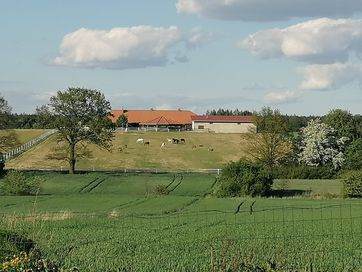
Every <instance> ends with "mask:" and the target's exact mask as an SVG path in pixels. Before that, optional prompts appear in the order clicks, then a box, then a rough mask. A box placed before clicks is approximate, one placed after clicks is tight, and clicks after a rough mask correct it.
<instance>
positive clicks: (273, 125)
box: [247, 107, 292, 167]
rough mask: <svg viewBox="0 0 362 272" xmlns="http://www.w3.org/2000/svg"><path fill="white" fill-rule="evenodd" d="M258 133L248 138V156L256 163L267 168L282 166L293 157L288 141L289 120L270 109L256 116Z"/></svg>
mask: <svg viewBox="0 0 362 272" xmlns="http://www.w3.org/2000/svg"><path fill="white" fill-rule="evenodd" d="M254 124H255V126H256V128H257V133H251V134H250V135H248V136H247V140H248V154H249V156H251V157H252V158H253V159H254V160H255V161H257V162H259V163H261V164H263V165H265V166H267V167H274V166H276V165H280V164H281V163H282V161H283V160H285V159H286V158H288V156H290V155H291V151H292V149H291V145H290V141H289V139H288V120H287V119H286V118H285V117H284V116H283V115H282V114H281V113H280V112H279V110H273V109H271V108H269V107H266V108H263V109H262V110H261V111H260V112H258V113H256V114H255V121H254Z"/></svg>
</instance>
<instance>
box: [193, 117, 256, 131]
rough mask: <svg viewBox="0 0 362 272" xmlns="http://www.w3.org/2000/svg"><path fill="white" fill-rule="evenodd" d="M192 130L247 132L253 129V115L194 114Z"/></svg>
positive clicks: (254, 128) (254, 127)
mask: <svg viewBox="0 0 362 272" xmlns="http://www.w3.org/2000/svg"><path fill="white" fill-rule="evenodd" d="M191 120H192V130H194V131H206V132H216V133H247V132H250V131H255V130H256V126H255V125H254V117H253V116H221V115H194V116H192V117H191Z"/></svg>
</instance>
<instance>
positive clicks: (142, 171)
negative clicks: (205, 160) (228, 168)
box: [19, 166, 222, 175]
mask: <svg viewBox="0 0 362 272" xmlns="http://www.w3.org/2000/svg"><path fill="white" fill-rule="evenodd" d="M19 170H22V171H34V172H37V171H45V172H59V171H60V172H67V171H68V167H63V166H59V167H57V168H55V167H48V168H21V169H19ZM76 171H77V172H81V173H84V172H101V173H129V174H167V173H171V174H176V173H180V174H187V173H190V174H191V173H195V174H198V173H200V174H202V173H204V174H214V175H220V174H221V171H222V169H220V168H215V169H160V168H114V169H105V168H96V167H92V168H84V167H83V168H77V169H76Z"/></svg>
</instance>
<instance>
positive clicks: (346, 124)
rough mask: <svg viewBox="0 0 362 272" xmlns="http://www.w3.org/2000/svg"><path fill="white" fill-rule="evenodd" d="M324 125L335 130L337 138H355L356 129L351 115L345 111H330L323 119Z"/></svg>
mask: <svg viewBox="0 0 362 272" xmlns="http://www.w3.org/2000/svg"><path fill="white" fill-rule="evenodd" d="M323 121H324V123H326V124H327V125H329V126H330V127H332V128H333V129H334V130H335V134H336V136H337V137H339V138H341V137H348V138H349V139H350V140H352V139H354V138H356V137H357V128H356V124H355V120H354V118H353V115H352V114H351V113H350V112H349V111H346V110H341V109H334V110H331V111H330V112H329V113H328V114H327V115H326V116H325V118H324V120H323Z"/></svg>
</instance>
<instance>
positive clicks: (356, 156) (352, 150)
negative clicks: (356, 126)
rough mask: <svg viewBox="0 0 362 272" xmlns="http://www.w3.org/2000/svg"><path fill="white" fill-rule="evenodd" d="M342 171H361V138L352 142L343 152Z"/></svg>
mask: <svg viewBox="0 0 362 272" xmlns="http://www.w3.org/2000/svg"><path fill="white" fill-rule="evenodd" d="M344 154H345V161H344V163H343V168H344V169H350V170H353V169H362V159H361V158H362V138H358V139H355V140H353V141H352V142H351V143H350V144H349V145H348V147H347V148H346V151H345V153H344Z"/></svg>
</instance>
